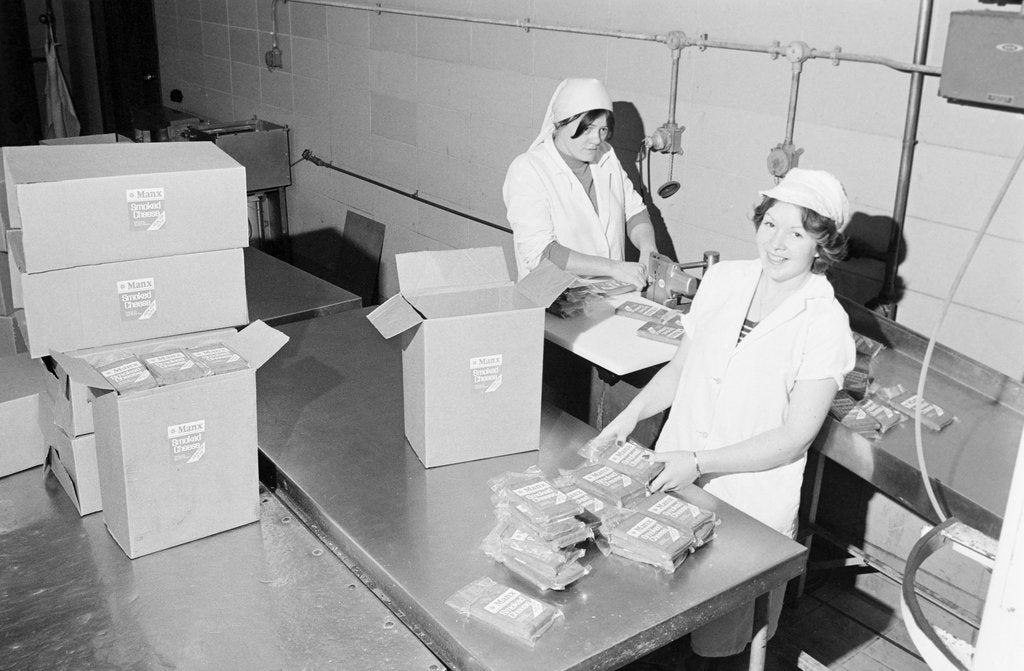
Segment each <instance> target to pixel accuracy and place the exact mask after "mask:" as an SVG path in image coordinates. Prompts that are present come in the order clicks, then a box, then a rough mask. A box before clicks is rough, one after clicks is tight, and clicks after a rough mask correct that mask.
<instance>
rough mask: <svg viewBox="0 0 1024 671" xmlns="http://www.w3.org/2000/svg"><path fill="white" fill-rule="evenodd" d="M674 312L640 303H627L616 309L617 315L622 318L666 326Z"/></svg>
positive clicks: (658, 306)
mask: <svg viewBox="0 0 1024 671" xmlns="http://www.w3.org/2000/svg"><path fill="white" fill-rule="evenodd" d="M672 312H673V311H672V310H669V309H668V308H663V307H661V306H660V305H649V304H647V303H641V302H639V301H626V302H625V303H623V304H622V305H620V306H619V307H617V308H615V314H617V315H619V316H620V317H631V318H633V319H639V320H640V321H644V322H658V323H661V324H664V323H665V322H666V321H668V319H669V318H671V316H672Z"/></svg>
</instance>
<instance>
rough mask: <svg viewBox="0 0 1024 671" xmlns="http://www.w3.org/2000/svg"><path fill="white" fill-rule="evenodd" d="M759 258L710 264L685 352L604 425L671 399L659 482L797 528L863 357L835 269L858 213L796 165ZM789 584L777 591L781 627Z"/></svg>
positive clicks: (773, 197) (720, 623)
mask: <svg viewBox="0 0 1024 671" xmlns="http://www.w3.org/2000/svg"><path fill="white" fill-rule="evenodd" d="M760 193H761V195H762V197H763V198H762V201H761V203H760V205H758V206H757V208H756V209H755V210H754V216H753V221H754V226H755V228H756V234H755V242H756V246H757V253H758V258H757V259H756V260H750V261H723V262H721V263H719V264H717V265H714V266H712V267H711V268H710V269H708V272H707V273H706V274H705V277H704V279H703V281H702V282H701V285H700V289H699V290H698V292H697V295H696V297H695V299H694V301H693V306H692V309H691V311H690V313H689V314H688V315H686V316H685V317H684V321H685V323H684V326H685V328H686V336H685V337H684V339H683V342H682V344H681V345H680V347H679V350H678V352H677V353H676V355H675V356H674V357H673V359H672V361H670V362H669V363H668V364H667V365H666V366H665V367H664V368H662V370H660V371H659V372H658V374H657V375H656V376H655V377H654V378H653V379H652V380H651V382H650V383H649V384H648V385H647V386H646V387H644V389H643V390H642V391H641V392H640V393H639V394H638V395H637V396H636V398H635V399H634V400H633V401H632V402H631V403H630V404H629V405H628V406H627V407H626V408H625V410H623V411H622V413H621V414H620V415H619V416H618V417H616V418H615V419H614V420H612V422H611V423H610V424H609V425H608V426H607V427H606V428H605V430H604V431H603V432H602V436H603V437H604V438H606V439H609V440H610V439H613V438H614V439H616V440H624V439H625V438H626V437H627V436H628V435H629V434H630V433H631V432H632V431H633V429H634V427H635V426H636V424H637V422H638V421H639V420H641V419H644V418H646V417H650V416H651V415H654V414H655V413H658V412H661V411H662V410H664V409H666V408H668V407H669V406H671V408H672V409H671V411H670V413H669V416H668V419H667V420H666V422H665V426H664V428H663V430H662V433H661V436H660V437H659V439H658V443H657V446H656V447H657V451H658V453H659V454H658V456H657V457H656V458H657V459H658V460H659V461H663V462H665V470H664V472H663V473H662V474H661V475H659V476H658V477H657V478H656V479H655V480H654V481H652V483H651V489H652V490H672V489H677V488H680V487H683V486H685V485H688V484H690V483H691V482H695V481H696V482H697V483H698V484H699V485H701V486H702V487H704V489H706V490H707V491H709V492H711V493H712V494H714V495H715V496H717V497H718V498H720V499H722V500H724V501H726V502H728V503H730V504H732V505H733V506H735V507H737V508H739V509H740V510H742V511H744V512H745V513H747V514H748V515H750V516H752V517H754V518H755V519H758V520H760V521H761V522H763V523H765V524H767V525H768V526H770V527H772V528H774V529H776V530H777V531H779V532H780V533H783V534H785V535H787V536H789V537H790V538H793V537H794V536H795V534H796V529H797V508H798V506H799V503H800V486H801V482H802V476H803V470H804V463H805V461H806V454H807V448H808V447H809V446H810V443H811V441H812V440H813V439H814V437H815V435H817V433H818V431H819V429H820V428H821V425H822V423H823V422H824V420H825V417H826V414H827V413H828V410H829V407H830V404H831V401H832V398H833V397H834V396H835V393H836V391H838V390H839V389H840V388H842V384H843V378H844V376H845V374H846V373H848V372H849V371H850V370H851V369H852V368H853V365H854V359H855V348H854V343H853V338H852V335H851V333H850V326H849V319H848V317H847V315H846V312H845V311H844V310H843V308H842V306H840V305H839V303H838V302H837V301H836V298H835V295H834V293H833V291H832V286H831V285H830V284H829V282H828V280H827V279H826V278H825V277H824V275H823V273H824V272H825V270H826V269H827V268H828V267H829V266H830V265H831V264H832V263H834V262H835V261H836V260H838V259H839V258H840V257H841V255H842V253H843V248H844V238H843V235H842V229H843V227H844V226H845V225H846V224H847V222H848V220H849V216H850V206H849V201H848V200H847V198H846V194H845V192H844V191H843V187H842V185H841V184H840V183H839V181H838V180H837V179H836V178H835V177H833V176H832V175H830V174H829V173H827V172H823V171H820V170H803V169H799V168H794V169H792V170H790V171H789V173H788V174H787V175H786V177H785V179H783V180H782V181H781V182H780V183H779V184H778V185H776V186H775V187H774V188H772V189H769V190H767V191H762V192H760ZM782 594H783V590H782V589H779V590H776V591H775V592H773V593H772V599H771V601H772V607H771V609H770V614H771V619H770V622H771V626H770V630H769V632H770V633H774V629H775V624H776V623H777V622H778V614H779V609H780V608H781V605H782ZM752 611H753V609H752V606H751V607H746V608H740V609H737V610H736V611H733V612H731V613H728V614H726V615H725V616H723V617H722V618H720V619H719V620H716V621H714V622H712V623H711V624H709V625H707V626H706V627H704V628H702V629H699V630H697V631H695V632H694V633H693V635H692V637H691V645H692V647H693V650H694V652H696V653H697V654H698V655H702V656H706V657H724V656H729V655H734V654H738V653H740V652H742V651H743V649H744V647H745V646H746V644H747V643H748V642H749V641H750V639H751V623H752Z"/></svg>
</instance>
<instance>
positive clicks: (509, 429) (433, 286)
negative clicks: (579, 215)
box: [368, 247, 575, 468]
mask: <svg viewBox="0 0 1024 671" xmlns="http://www.w3.org/2000/svg"><path fill="white" fill-rule="evenodd" d="M395 263H396V266H397V270H398V282H399V287H400V288H401V293H399V294H396V295H395V296H393V297H391V298H390V299H389V300H388V301H387V302H385V303H384V304H383V305H381V306H380V307H379V308H377V309H376V310H374V311H373V312H372V313H370V314H369V315H368V319H369V320H370V322H372V323H373V325H374V326H375V327H376V328H377V330H378V331H379V332H380V333H381V335H383V336H384V337H385V338H391V337H393V336H396V335H398V334H403V343H402V379H403V389H404V406H405V435H406V437H407V438H408V440H409V444H410V445H411V446H412V449H413V450H414V451H415V452H416V456H418V457H419V459H420V461H421V462H423V465H424V466H426V467H427V468H430V467H432V466H443V465H445V464H453V463H458V462H463V461H471V460H474V459H484V458H488V457H495V456H499V455H503V454H512V453H515V452H527V451H530V450H535V449H537V446H538V443H539V440H540V397H541V372H542V370H541V369H542V365H543V354H544V309H545V308H546V307H547V306H549V305H550V304H551V303H552V301H554V300H555V299H556V298H557V297H558V295H559V294H560V293H561V292H562V291H563V290H564V289H565V288H566V287H567V286H569V284H571V283H572V281H573V280H574V279H575V278H574V277H573V276H572V275H570V274H568V273H566V272H564V271H562V270H559V269H558V268H557V267H555V266H554V265H553V264H551V263H549V262H547V261H545V262H544V263H542V264H541V266H540V267H538V268H537V270H535V271H534V272H532V273H530V274H529V275H527V276H526V277H524V278H523V279H522V280H521V281H520V282H519V283H518V284H516V283H513V282H512V280H511V279H510V275H509V272H508V266H507V264H506V262H505V256H504V253H503V252H502V250H501V248H500V247H485V248H478V249H458V250H450V251H440V252H415V253H411V254H398V255H396V257H395Z"/></svg>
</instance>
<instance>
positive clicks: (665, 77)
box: [155, 0, 1024, 378]
mask: <svg viewBox="0 0 1024 671" xmlns="http://www.w3.org/2000/svg"><path fill="white" fill-rule="evenodd" d="M372 4H373V3H367V5H372ZM383 5H384V6H386V7H394V8H415V9H418V10H422V11H427V12H436V13H443V14H458V15H468V16H476V17H488V18H496V19H504V20H512V21H523V20H525V19H527V18H529V20H530V22H531V23H532V24H534V25H562V26H575V27H582V28H593V29H598V30H616V31H623V32H627V33H648V34H665V33H667V32H668V31H672V30H679V31H683V32H684V33H686V34H687V35H690V36H697V35H700V34H703V33H707V34H708V37H709V39H713V40H722V41H734V42H746V43H756V44H765V45H766V44H770V43H771V42H773V41H775V40H779V41H780V42H782V43H783V44H787V43H789V42H791V41H796V40H802V41H805V42H807V43H808V44H809V45H810V46H812V47H815V48H818V49H822V50H830V49H832V48H834V47H836V46H840V47H841V48H842V51H843V52H845V53H854V54H869V55H876V56H884V57H887V58H891V59H894V60H896V61H900V62H908V61H910V60H911V59H912V55H913V48H914V39H915V32H916V25H917V12H918V8H917V3H914V2H897V3H894V2H887V1H883V0H871V1H864V2H856V3H851V2H849V1H848V0H819V1H815V2H810V1H809V0H772V1H770V2H759V3H743V4H742V6H739V5H735V4H732V3H727V4H723V3H720V2H707V1H705V0H600V1H598V2H594V1H593V0H572V1H568V2H548V1H545V0H515V1H498V0H398V1H395V2H384V3H383ZM934 5H935V11H934V18H933V22H932V34H931V40H930V55H929V63H930V64H935V65H939V64H941V61H942V55H943V48H944V44H945V33H946V25H947V23H948V14H949V12H950V11H958V10H965V9H971V10H974V9H979V7H978V6H977V4H976V3H975V2H973V1H971V0H937V1H936V2H935V3H934ZM155 8H156V12H157V26H158V31H159V41H160V50H161V63H162V72H161V76H162V81H163V85H164V89H165V96H167V95H168V94H169V92H170V90H171V89H179V90H181V91H182V92H183V94H184V96H185V100H184V102H183V104H182V107H183V108H185V109H187V110H189V111H192V112H195V113H197V114H200V115H206V116H208V117H211V118H215V119H218V120H224V121H227V120H231V119H240V118H248V117H251V116H252V115H254V114H256V115H258V116H259V117H260V118H264V119H267V120H269V121H274V122H276V123H285V124H288V125H289V126H290V127H291V128H292V153H293V160H294V159H296V158H298V157H299V155H300V154H301V152H302V150H303V149H307V148H308V149H310V150H312V151H313V153H315V154H316V155H318V156H320V157H321V158H323V159H325V160H329V161H333V162H335V163H336V164H337V165H339V166H341V167H344V168H346V169H349V170H353V171H356V172H358V173H360V174H364V175H366V176H368V177H372V178H374V179H378V180H381V181H383V182H386V183H387V184H390V185H392V186H394V187H396V188H399V189H403V190H406V191H409V192H413V191H415V192H417V193H418V194H419V195H420V196H422V197H424V198H429V199H432V200H434V201H436V202H439V203H443V204H445V205H448V206H450V207H453V208H454V209H457V210H460V211H464V212H466V213H467V214H471V215H473V216H476V217H480V218H482V219H485V220H487V221H491V222H494V223H497V224H502V225H503V224H504V211H503V205H502V202H501V194H500V189H501V183H502V180H503V178H504V172H505V168H506V167H507V165H508V163H509V162H510V161H511V160H512V158H513V157H514V156H515V155H516V154H518V153H519V152H521V151H524V150H525V149H526V148H527V146H528V145H529V143H530V141H531V140H532V139H533V137H534V136H535V134H536V132H537V128H538V126H539V123H540V119H541V116H542V114H543V112H544V109H545V107H546V105H547V101H548V98H549V96H550V94H551V91H552V90H553V89H554V87H555V85H556V84H557V82H558V80H559V79H561V78H562V77H566V76H594V77H599V78H601V79H602V80H604V81H605V82H606V83H607V85H608V87H609V90H610V91H611V93H612V97H613V99H614V100H616V101H620V102H622V103H629V104H631V105H633V107H634V108H635V109H636V112H637V113H638V114H639V116H640V119H641V120H642V123H643V125H644V132H647V133H649V132H651V131H652V130H653V129H655V128H656V127H657V126H658V125H660V124H661V123H663V122H664V121H666V120H667V116H668V106H669V97H668V96H669V75H670V72H671V53H670V51H669V50H668V49H667V48H666V47H665V46H664V45H662V44H659V43H656V42H651V41H639V40H632V39H621V38H610V37H599V36H593V35H577V34H566V33H560V32H552V31H546V30H538V29H532V30H529V31H527V30H524V29H522V28H510V27H503V26H491V25H481V24H473V23H467V22H462V21H451V20H445V19H432V18H415V17H409V16H396V15H388V14H382V15H378V14H376V13H373V12H367V11H359V10H351V9H339V8H327V7H324V6H318V5H308V4H303V3H301V2H282V3H280V6H279V7H278V15H279V32H280V35H279V37H278V44H279V47H280V48H281V50H282V52H283V58H284V68H283V69H282V70H280V71H276V72H270V71H268V70H267V69H266V68H265V67H264V66H263V54H264V52H265V51H267V50H268V49H269V48H270V46H271V35H270V32H269V31H270V30H271V26H272V23H271V11H270V10H271V0H159V1H158V2H156V3H155ZM790 72H791V69H790V65H789V63H788V62H787V61H786V60H785V59H772V58H771V57H769V56H768V55H767V54H756V53H746V52H739V51H729V50H721V49H708V50H706V51H703V52H702V51H699V50H697V49H693V48H688V49H685V50H684V51H683V53H682V55H681V58H680V68H679V74H680V77H679V97H678V101H677V110H676V120H677V122H678V123H679V124H680V125H682V126H685V127H686V128H687V130H686V132H685V133H684V135H683V146H684V150H685V154H684V155H683V156H681V157H677V158H676V161H675V165H674V168H673V177H674V179H676V180H678V181H679V182H680V183H681V184H682V188H681V189H680V191H679V193H678V194H676V195H675V196H674V197H672V198H671V199H670V200H661V199H656V200H655V205H656V206H657V207H658V208H659V209H660V210H661V214H662V216H663V218H664V220H665V222H666V225H667V228H668V232H669V234H670V235H671V238H672V240H673V243H674V246H675V249H676V252H677V255H678V257H679V258H680V259H681V260H695V259H698V258H700V255H701V253H702V252H703V251H704V250H705V249H717V250H719V251H720V252H721V253H722V256H723V258H737V257H743V256H749V255H750V254H752V252H753V247H752V244H751V240H750V231H751V229H750V224H749V221H748V217H749V213H750V210H751V208H752V206H753V204H754V202H755V201H756V199H757V196H756V191H757V190H758V189H761V188H766V187H768V186H770V184H771V180H770V178H769V176H768V174H767V171H766V169H765V158H766V156H767V153H768V151H769V150H770V149H771V148H772V147H774V146H775V145H776V144H778V143H779V142H781V141H782V140H783V138H784V134H785V130H786V108H787V104H788V100H789V87H790V78H791V77H790ZM909 84H910V77H909V75H907V74H906V73H901V72H897V71H895V70H892V69H889V68H885V67H881V66H877V65H870V64H863V63H853V62H843V63H841V64H839V65H838V66H835V65H832V64H831V63H830V62H829V61H827V60H813V61H809V62H807V63H806V64H805V65H804V68H803V75H802V79H801V87H800V98H799V101H800V106H799V109H798V113H797V117H796V128H795V133H794V142H795V144H796V145H797V146H798V147H802V148H804V150H805V153H804V155H803V157H802V158H801V165H803V166H805V167H817V168H825V169H829V170H832V171H833V172H835V173H836V174H837V175H839V177H840V178H841V179H842V180H843V181H844V183H845V184H846V186H847V190H848V191H849V193H850V196H851V199H852V202H853V205H854V210H855V211H860V212H863V213H865V214H868V215H887V214H891V212H892V207H893V203H894V198H895V189H896V179H897V173H898V169H899V158H900V150H901V142H902V134H903V126H904V116H905V109H906V104H907V97H908V91H909ZM937 90H938V81H937V78H935V77H926V78H925V86H924V95H923V99H922V110H921V117H920V122H919V134H918V137H919V142H918V146H917V157H916V161H915V171H914V176H913V181H912V185H911V191H910V197H909V204H908V216H907V223H906V229H905V242H906V248H907V257H906V261H905V263H904V264H903V266H902V267H901V269H900V276H901V279H902V280H903V282H904V283H905V284H906V286H907V292H906V295H905V297H904V298H903V301H902V303H901V304H900V308H899V320H900V321H901V322H904V323H906V324H907V325H908V326H910V327H911V328H914V329H917V330H919V331H921V332H923V333H926V334H927V333H930V332H931V328H932V325H933V324H934V323H935V320H936V319H937V315H938V310H939V308H940V307H941V302H942V299H943V298H944V293H943V292H944V291H946V290H947V289H948V287H949V285H950V284H951V282H952V279H953V276H954V274H955V272H956V270H957V268H958V266H959V263H960V262H961V261H962V258H963V256H964V254H965V253H966V250H967V248H968V247H969V245H970V244H971V242H972V240H973V236H974V234H975V232H976V231H977V230H978V228H979V227H980V225H981V222H982V221H983V219H984V218H985V216H986V214H987V213H988V211H989V208H990V207H991V203H992V200H993V198H994V197H995V195H996V192H997V191H998V189H999V186H1000V184H1001V183H1002V181H1003V180H1004V179H1005V176H1006V174H1007V172H1008V170H1009V168H1010V165H1011V163H1012V161H1013V158H1014V156H1015V155H1016V152H1017V151H1018V150H1019V149H1020V147H1021V145H1022V144H1024V127H1022V119H1021V118H1020V115H1012V114H1007V113H1001V112H994V111H990V110H980V109H973V108H967V107H963V106H959V105H951V104H949V103H947V102H946V101H945V100H943V99H941V98H939V97H938V96H937ZM167 100H168V104H170V103H169V98H167ZM651 168H652V172H653V177H652V182H653V186H654V187H655V188H657V186H658V185H660V184H661V183H662V182H663V181H664V180H666V179H667V176H668V159H667V157H665V156H660V155H659V156H655V157H653V159H652V161H651ZM289 204H290V215H291V217H290V223H291V226H292V230H293V231H296V232H297V233H310V232H315V231H317V230H320V229H323V228H329V229H335V230H337V231H340V230H341V229H342V227H343V226H344V220H345V214H346V212H347V211H348V210H349V209H354V210H356V211H358V212H361V213H363V214H365V215H367V216H370V217H372V218H374V219H377V220H378V221H381V222H382V223H384V224H385V225H386V226H387V239H386V244H385V263H384V273H383V276H382V278H381V286H382V290H383V293H384V294H385V295H389V294H390V293H392V292H394V291H395V290H396V288H397V287H396V280H395V277H394V265H393V259H392V256H393V254H394V253H396V252H402V251H410V250H418V249H435V248H445V247H464V246H476V245H481V244H500V245H502V246H503V247H504V248H505V250H506V254H507V255H508V254H509V253H510V251H511V237H510V236H509V235H508V234H506V233H503V232H500V231H495V230H494V229H492V228H489V227H486V226H483V225H481V224H478V223H475V222H472V221H470V220H467V219H461V218H459V217H457V216H455V215H452V214H449V213H446V212H443V211H441V210H437V209H435V208H431V207H430V206H427V205H423V204H420V203H417V202H415V201H413V200H411V199H408V198H404V197H403V196H401V195H398V194H394V193H391V192H389V191H386V190H383V189H379V188H376V187H373V186H372V185H368V184H366V183H365V182H361V181H359V180H356V179H353V178H350V177H346V176H345V175H342V174H340V173H337V172H334V171H329V170H325V169H322V168H317V167H315V166H313V165H312V164H310V163H307V162H301V163H299V164H298V165H296V166H295V168H294V185H293V186H292V188H291V189H290V191H289ZM1022 213H1024V175H1022V176H1020V177H1018V179H1017V180H1016V182H1015V183H1014V185H1013V187H1012V188H1011V190H1010V192H1009V194H1008V196H1007V198H1006V201H1005V203H1004V205H1003V208H1002V209H1001V210H1000V211H999V212H998V213H997V215H996V217H995V219H994V221H993V224H992V226H991V228H990V230H989V232H988V236H987V237H986V239H985V241H984V243H983V244H982V245H981V247H980V249H979V253H978V257H977V258H976V259H975V261H974V264H973V265H972V267H971V269H970V270H969V271H968V273H967V275H966V277H965V280H964V283H963V285H962V286H961V288H960V291H959V292H958V294H957V296H956V298H955V300H954V309H953V310H951V314H950V316H949V318H948V319H947V321H946V325H945V326H944V328H943V330H942V334H941V336H940V340H942V341H943V342H945V343H946V344H948V345H950V346H952V347H955V348H956V349H958V350H960V351H962V352H963V353H965V354H967V355H968V356H971V357H973V358H975V359H978V360H979V361H982V362H983V363H986V364H989V365H991V366H993V367H996V368H998V369H999V370H1002V371H1003V372H1005V373H1007V374H1010V375H1012V376H1014V377H1017V378H1020V377H1021V376H1022V374H1024V346H1022V343H1024V305H1022V296H1024V280H1022V279H1021V272H1020V269H1021V268H1024V220H1022V219H1024V217H1022ZM297 251H298V253H299V254H300V255H301V254H307V255H309V256H310V257H311V258H313V257H316V256H317V255H322V254H324V252H323V250H303V249H301V248H300V249H298V250H297ZM314 260H315V259H314ZM982 327H983V328H982Z"/></svg>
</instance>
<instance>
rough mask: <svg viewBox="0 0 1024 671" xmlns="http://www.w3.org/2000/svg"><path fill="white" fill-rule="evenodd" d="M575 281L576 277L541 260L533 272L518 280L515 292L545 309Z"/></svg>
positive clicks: (549, 262)
mask: <svg viewBox="0 0 1024 671" xmlns="http://www.w3.org/2000/svg"><path fill="white" fill-rule="evenodd" d="M575 280H576V277H575V276H574V275H572V274H571V273H567V272H565V271H564V270H562V269H561V268H559V267H558V266H556V265H555V264H553V263H551V261H549V260H547V259H541V262H540V263H539V264H538V265H537V267H536V268H534V269H533V272H531V273H530V274H529V275H527V276H526V277H524V278H523V279H521V280H519V283H518V284H516V290H517V291H519V293H521V294H522V295H523V296H525V297H526V298H528V299H530V300H531V301H532V302H533V304H534V305H536V306H537V307H542V308H546V307H547V306H549V305H551V304H552V303H554V302H555V299H556V298H558V296H559V295H560V294H561V293H562V292H563V291H565V290H566V288H567V287H568V286H569V285H570V284H572V283H573V282H574V281H575Z"/></svg>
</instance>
